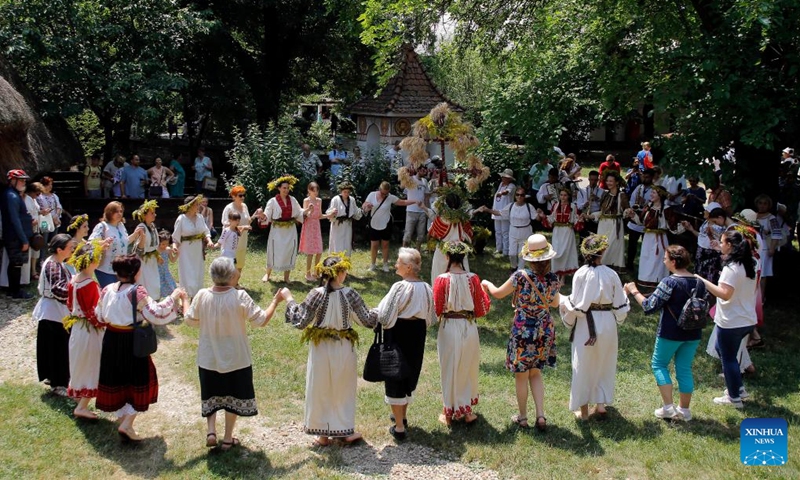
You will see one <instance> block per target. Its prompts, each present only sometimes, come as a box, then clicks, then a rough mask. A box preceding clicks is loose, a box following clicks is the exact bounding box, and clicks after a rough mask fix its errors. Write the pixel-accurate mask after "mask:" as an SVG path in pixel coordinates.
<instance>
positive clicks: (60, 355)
mask: <svg viewBox="0 0 800 480" xmlns="http://www.w3.org/2000/svg"><path fill="white" fill-rule="evenodd" d="M38 323H39V324H38V326H37V331H36V369H37V371H38V373H39V381H40V382H41V381H44V380H48V381H49V382H50V387H52V388H56V387H64V388H67V385H69V332H67V331H66V330H65V329H64V324H62V323H61V322H52V321H50V320H40V321H39V322H38Z"/></svg>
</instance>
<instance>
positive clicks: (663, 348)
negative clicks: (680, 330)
mask: <svg viewBox="0 0 800 480" xmlns="http://www.w3.org/2000/svg"><path fill="white" fill-rule="evenodd" d="M699 344H700V340H688V341H678V340H667V339H666V338H661V337H656V346H655V349H654V350H653V358H652V360H651V362H650V365H651V366H652V368H653V376H655V377H656V384H658V386H661V385H671V384H672V379H671V378H670V376H669V362H670V361H672V359H673V358H674V359H675V378H676V380H678V391H680V392H681V393H689V394H690V393H692V392H694V378H693V377H692V361H694V354H695V353H696V352H697V346H698V345H699Z"/></svg>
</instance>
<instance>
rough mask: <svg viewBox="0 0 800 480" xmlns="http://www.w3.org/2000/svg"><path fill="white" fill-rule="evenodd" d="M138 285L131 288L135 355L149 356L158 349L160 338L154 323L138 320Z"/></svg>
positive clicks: (140, 356) (139, 356)
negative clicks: (157, 335) (157, 336)
mask: <svg viewBox="0 0 800 480" xmlns="http://www.w3.org/2000/svg"><path fill="white" fill-rule="evenodd" d="M137 288H138V285H135V284H134V285H133V288H132V289H131V310H132V312H133V356H134V357H138V358H147V357H149V356H150V355H152V354H154V353H156V350H158V338H156V331H155V329H154V328H153V325H152V324H151V323H150V322H148V321H146V320H145V321H141V322H139V321H137V317H138V316H137V315H136V304H137V302H136V289H137Z"/></svg>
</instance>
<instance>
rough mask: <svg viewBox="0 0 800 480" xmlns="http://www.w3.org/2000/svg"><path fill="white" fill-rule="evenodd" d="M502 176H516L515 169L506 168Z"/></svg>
mask: <svg viewBox="0 0 800 480" xmlns="http://www.w3.org/2000/svg"><path fill="white" fill-rule="evenodd" d="M500 176H501V177H506V178H514V170H511V169H510V168H506V169H505V170H503V173H501V174H500Z"/></svg>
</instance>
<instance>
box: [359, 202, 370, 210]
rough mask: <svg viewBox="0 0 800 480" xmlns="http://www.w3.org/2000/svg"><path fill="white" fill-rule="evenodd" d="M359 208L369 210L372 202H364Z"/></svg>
mask: <svg viewBox="0 0 800 480" xmlns="http://www.w3.org/2000/svg"><path fill="white" fill-rule="evenodd" d="M361 210H364V211H365V212H369V211H370V210H372V204H371V203H370V202H364V204H363V205H361Z"/></svg>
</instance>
